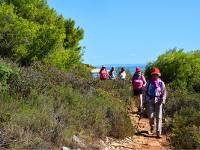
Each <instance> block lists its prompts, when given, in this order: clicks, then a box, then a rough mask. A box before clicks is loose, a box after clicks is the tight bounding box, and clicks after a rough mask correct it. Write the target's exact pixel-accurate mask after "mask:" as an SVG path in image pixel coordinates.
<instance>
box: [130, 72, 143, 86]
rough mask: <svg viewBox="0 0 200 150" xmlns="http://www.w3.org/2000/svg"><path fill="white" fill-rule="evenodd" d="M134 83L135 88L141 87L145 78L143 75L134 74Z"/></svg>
mask: <svg viewBox="0 0 200 150" xmlns="http://www.w3.org/2000/svg"><path fill="white" fill-rule="evenodd" d="M132 84H133V87H134V89H141V88H142V86H143V84H144V83H143V79H142V75H140V76H139V75H137V74H134V76H133V78H132Z"/></svg>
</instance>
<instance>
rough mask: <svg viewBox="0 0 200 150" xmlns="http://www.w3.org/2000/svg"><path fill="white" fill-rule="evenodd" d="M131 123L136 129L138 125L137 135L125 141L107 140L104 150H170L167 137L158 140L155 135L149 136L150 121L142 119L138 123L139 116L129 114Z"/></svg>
mask: <svg viewBox="0 0 200 150" xmlns="http://www.w3.org/2000/svg"><path fill="white" fill-rule="evenodd" d="M129 116H130V118H131V121H132V123H133V125H135V128H137V125H138V131H137V133H136V135H133V136H132V137H128V138H125V139H123V140H116V139H112V138H108V137H107V139H106V141H105V142H104V144H103V145H102V147H101V149H102V150H137V149H138V150H168V149H170V142H169V140H168V137H167V136H166V135H162V137H161V138H160V139H157V138H156V137H155V135H150V134H148V131H150V127H149V123H148V119H147V118H144V117H142V118H141V119H140V121H139V124H137V123H138V120H139V116H138V115H137V114H136V113H129Z"/></svg>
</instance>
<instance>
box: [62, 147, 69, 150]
mask: <svg viewBox="0 0 200 150" xmlns="http://www.w3.org/2000/svg"><path fill="white" fill-rule="evenodd" d="M62 150H70V148H68V147H65V146H63V147H62Z"/></svg>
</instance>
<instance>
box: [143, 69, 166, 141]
mask: <svg viewBox="0 0 200 150" xmlns="http://www.w3.org/2000/svg"><path fill="white" fill-rule="evenodd" d="M151 75H152V79H151V80H150V81H149V83H148V85H147V91H146V101H147V104H148V105H147V106H148V115H149V123H150V127H151V132H153V130H154V131H156V134H157V137H158V138H160V136H161V133H162V114H163V113H162V106H163V104H165V101H166V88H165V84H164V82H163V81H162V80H161V79H160V78H159V77H160V76H161V73H160V70H159V69H158V68H156V67H155V68H153V70H152V72H151Z"/></svg>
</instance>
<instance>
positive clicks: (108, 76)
mask: <svg viewBox="0 0 200 150" xmlns="http://www.w3.org/2000/svg"><path fill="white" fill-rule="evenodd" d="M99 75H100V79H101V80H106V79H110V80H115V79H121V80H126V71H125V69H124V68H123V67H122V68H121V70H120V72H119V74H118V76H116V72H115V68H114V67H112V68H111V70H110V71H109V72H108V71H107V70H106V66H102V67H101V69H100V71H99Z"/></svg>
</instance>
